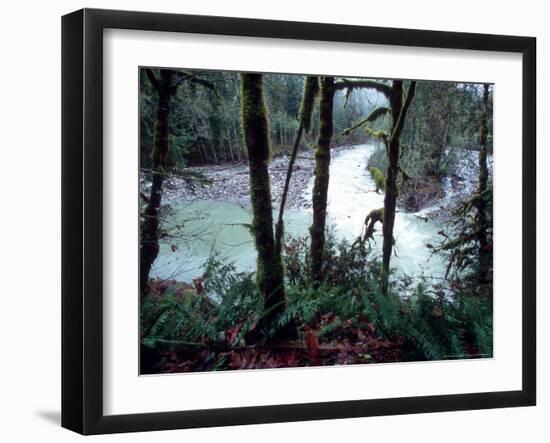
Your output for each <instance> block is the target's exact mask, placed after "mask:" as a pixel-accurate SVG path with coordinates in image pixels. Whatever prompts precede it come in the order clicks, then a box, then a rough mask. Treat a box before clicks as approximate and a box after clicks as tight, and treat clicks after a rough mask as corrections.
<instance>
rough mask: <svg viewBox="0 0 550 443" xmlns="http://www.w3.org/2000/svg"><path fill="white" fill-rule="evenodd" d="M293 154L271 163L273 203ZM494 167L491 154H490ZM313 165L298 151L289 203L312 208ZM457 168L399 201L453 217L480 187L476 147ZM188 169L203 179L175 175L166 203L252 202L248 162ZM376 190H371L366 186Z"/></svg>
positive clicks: (308, 154) (412, 188) (426, 213)
mask: <svg viewBox="0 0 550 443" xmlns="http://www.w3.org/2000/svg"><path fill="white" fill-rule="evenodd" d="M353 148H354V146H352V145H351V146H338V147H334V148H333V149H332V157H333V159H334V158H337V157H338V156H339V155H340V154H341V153H342V152H345V151H347V150H350V149H353ZM289 160H290V156H288V155H280V156H277V157H274V158H273V159H272V161H271V163H270V165H269V173H270V178H271V194H272V204H273V206H274V207H278V206H279V204H280V201H281V196H282V193H283V189H284V182H285V178H286V174H287V170H288V162H289ZM489 166H490V169H491V170H492V158H490V165H489ZM314 168H315V158H314V152H313V151H304V152H300V153H299V154H298V157H297V158H296V162H295V164H294V171H293V174H292V180H291V183H290V188H289V192H288V198H287V205H286V208H287V209H308V208H310V207H311V198H310V193H309V192H306V191H307V190H308V186H311V179H312V177H313V173H314ZM454 170H455V173H454V174H453V175H452V176H450V177H445V178H444V179H443V180H442V181H439V180H437V179H435V178H423V179H418V180H415V181H414V182H413V183H411V184H409V185H408V186H407V187H406V188H405V189H403V190H402V192H401V194H400V197H399V206H400V207H401V208H402V210H404V211H406V212H410V213H416V214H418V215H419V216H421V217H429V218H432V219H435V220H438V221H440V222H447V221H448V220H449V219H450V216H451V212H450V209H451V208H453V207H456V206H457V205H458V204H459V203H460V202H461V201H464V200H465V199H467V198H468V197H469V196H471V195H472V194H473V193H474V192H475V189H476V184H477V175H478V164H477V152H475V151H464V153H463V154H462V155H461V156H460V158H459V159H458V160H457V164H456V165H455V167H454ZM189 172H191V173H192V174H196V175H198V176H201V177H203V179H204V182H206V183H207V184H204V183H199V182H197V183H193V182H191V184H190V183H189V182H187V181H185V180H184V179H183V178H180V177H177V176H172V177H170V178H169V179H168V180H167V182H166V184H165V187H164V188H165V189H164V194H163V203H165V204H171V203H179V202H194V201H204V200H208V201H220V202H228V203H237V204H239V205H241V206H244V207H248V206H249V203H250V200H249V174H248V164H247V163H246V162H242V161H241V162H231V163H224V164H219V165H206V166H197V167H193V168H189ZM140 185H141V186H140V187H141V191H142V192H143V193H144V194H145V195H148V194H149V192H150V186H151V184H150V182H149V181H147V180H145V179H144V178H142V179H141V183H140ZM365 191H366V192H368V191H373V190H368V189H366V190H365Z"/></svg>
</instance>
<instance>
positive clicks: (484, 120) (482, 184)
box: [476, 84, 491, 283]
mask: <svg viewBox="0 0 550 443" xmlns="http://www.w3.org/2000/svg"><path fill="white" fill-rule="evenodd" d="M488 109H489V85H488V84H484V85H483V98H482V109H481V128H480V132H479V159H478V160H479V184H478V194H479V198H478V199H477V200H476V206H477V223H478V225H479V226H478V229H477V231H476V232H477V234H476V236H477V241H478V243H479V263H480V272H479V275H480V282H481V283H487V281H488V280H489V275H488V273H489V268H490V260H491V251H489V242H488V238H487V237H488V236H487V227H488V226H487V224H488V214H487V203H486V201H485V198H484V194H485V192H486V191H487V184H488V180H489V170H488V167H487V136H488V134H489V125H488V113H489V111H488Z"/></svg>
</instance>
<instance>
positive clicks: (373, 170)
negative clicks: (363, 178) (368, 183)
mask: <svg viewBox="0 0 550 443" xmlns="http://www.w3.org/2000/svg"><path fill="white" fill-rule="evenodd" d="M369 172H370V175H371V177H372V179H373V180H374V183H375V184H376V192H378V191H379V190H380V189H381V190H382V191H385V190H386V177H384V174H383V173H382V171H380V169H378V168H377V167H376V166H371V167H370V168H369Z"/></svg>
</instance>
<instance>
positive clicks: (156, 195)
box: [139, 69, 173, 294]
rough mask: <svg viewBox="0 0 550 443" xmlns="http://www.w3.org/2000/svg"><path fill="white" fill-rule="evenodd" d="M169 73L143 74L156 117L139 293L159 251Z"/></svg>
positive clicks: (148, 72)
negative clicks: (152, 94) (151, 93)
mask: <svg viewBox="0 0 550 443" xmlns="http://www.w3.org/2000/svg"><path fill="white" fill-rule="evenodd" d="M172 74H173V72H172V71H171V70H168V69H161V70H160V78H159V79H157V78H155V76H154V74H153V73H152V71H150V70H148V71H147V75H148V76H149V79H150V81H151V82H152V84H153V86H154V87H155V89H156V91H157V94H158V102H157V112H156V120H155V127H154V134H153V155H152V176H153V178H152V185H151V195H150V196H149V200H148V202H147V205H146V207H145V210H144V212H143V220H142V224H141V229H140V269H139V270H140V292H141V293H142V294H143V293H144V292H145V290H146V287H147V282H148V280H149V273H150V271H151V266H152V265H153V262H154V261H155V259H156V258H157V255H158V252H159V224H160V206H161V201H162V185H163V182H164V177H165V174H166V160H167V158H168V153H169V149H170V146H169V142H168V133H169V129H168V128H169V117H170V103H171V100H172V95H173V88H172Z"/></svg>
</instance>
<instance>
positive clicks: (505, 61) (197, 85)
mask: <svg viewBox="0 0 550 443" xmlns="http://www.w3.org/2000/svg"><path fill="white" fill-rule="evenodd" d="M535 51H536V41H535V39H534V38H531V37H512V36H498V35H483V34H466V33H452V32H436V31H421V30H410V29H388V28H373V27H359V26H347V25H336V24H318V23H298V22H281V21H270V20H256V19H243V18H228V17H208V16H190V15H175V14H174V15H173V14H159V13H149V12H126V11H109V10H95V9H84V10H80V11H76V12H74V13H72V14H69V15H66V16H64V17H63V21H62V57H63V66H62V76H63V78H62V91H63V94H62V107H63V115H62V120H63V123H62V125H63V127H62V139H63V146H62V162H63V164H62V173H63V179H62V186H63V191H62V198H63V210H62V212H63V213H62V220H63V226H62V241H63V245H62V255H63V263H62V269H63V275H62V283H63V291H62V292H63V293H62V297H63V301H62V309H63V312H62V322H63V324H62V335H63V336H62V359H63V361H62V371H63V374H62V425H63V426H64V427H66V428H68V429H71V430H73V431H76V432H79V433H82V434H101V433H114V432H131V431H148V430H161V429H177V428H191V427H206V426H228V425H238V424H252V423H273V422H283V421H299V420H319V419H330V418H346V417H362V416H377V415H388V414H410V413H423V412H434V411H454V410H465V409H483V408H500V407H514V406H530V405H535V402H536V372H535V368H536V354H535V349H536V337H535V330H536V327H535V319H536V316H535V307H536V283H535V261H536V252H535V251H536V215H535V210H536V209H535V202H536V179H535V170H536V167H535V166H536V165H535V130H536V118H535V116H536V104H535V95H536V94H535V73H536V69H535V59H536V57H535Z"/></svg>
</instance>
